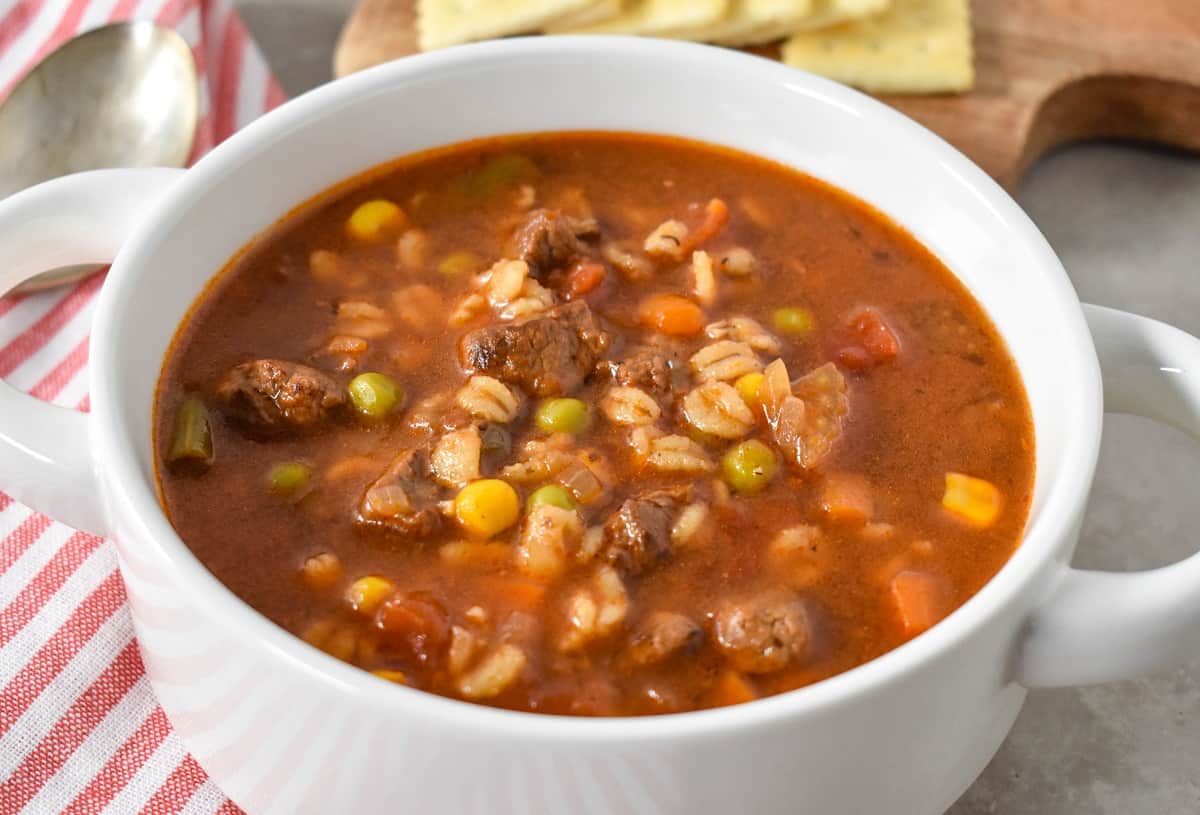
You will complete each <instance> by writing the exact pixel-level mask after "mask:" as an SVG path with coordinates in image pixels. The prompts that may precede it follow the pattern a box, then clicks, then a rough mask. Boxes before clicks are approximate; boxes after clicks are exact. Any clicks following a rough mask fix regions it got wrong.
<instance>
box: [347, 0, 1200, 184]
mask: <svg viewBox="0 0 1200 815" xmlns="http://www.w3.org/2000/svg"><path fill="white" fill-rule="evenodd" d="M414 6H415V3H414V0H360V4H359V6H358V8H357V10H356V11H355V12H354V14H353V16H352V17H351V18H350V20H349V22H348V23H347V24H346V28H345V29H344V30H343V31H342V36H341V39H340V41H339V42H338V47H337V51H336V53H335V55H334V73H335V74H336V75H337V76H344V75H345V74H348V73H352V72H353V71H357V70H360V69H362V68H366V67H369V66H371V65H376V64H378V63H380V62H386V61H388V60H392V59H396V58H398V57H402V56H406V55H408V54H412V53H415V52H416V51H417V38H416V31H415V28H414ZM973 13H974V28H975V71H976V82H975V88H974V90H972V91H971V92H970V93H967V94H962V95H946V96H888V97H883V98H884V100H885V101H886V102H888V103H889V104H891V105H894V106H895V107H896V108H898V109H900V110H901V111H903V112H904V113H907V114H908V115H909V116H912V117H913V118H914V119H916V120H917V121H919V122H921V123H922V124H924V125H926V126H927V127H929V128H931V129H932V130H934V131H936V132H937V133H939V134H940V135H941V136H943V137H944V138H945V139H946V140H948V141H949V142H951V143H952V144H954V145H955V146H956V147H958V148H959V149H960V150H962V151H963V152H964V153H966V154H967V155H969V156H970V157H971V158H973V159H974V160H975V161H976V162H978V163H979V164H980V165H981V166H982V167H983V168H984V169H985V170H987V171H988V172H989V173H991V174H992V175H993V176H994V177H995V178H996V179H998V180H999V181H1000V182H1001V183H1002V184H1004V185H1005V186H1006V187H1009V188H1010V189H1012V188H1015V187H1016V185H1017V183H1018V182H1019V180H1020V177H1021V175H1022V174H1023V173H1024V171H1025V170H1026V169H1027V168H1028V167H1029V165H1030V164H1032V163H1033V162H1034V161H1035V160H1036V159H1037V158H1038V157H1039V156H1040V155H1042V154H1043V153H1045V152H1046V151H1047V150H1049V149H1050V148H1052V147H1054V146H1056V145H1060V144H1063V143H1066V142H1071V141H1079V140H1082V139H1091V138H1119V139H1136V140H1140V141H1149V142H1156V143H1162V144H1167V145H1172V146H1175V147H1179V148H1183V149H1189V150H1200V0H1138V2H1128V0H973ZM767 51H768V55H770V51H771V49H767Z"/></svg>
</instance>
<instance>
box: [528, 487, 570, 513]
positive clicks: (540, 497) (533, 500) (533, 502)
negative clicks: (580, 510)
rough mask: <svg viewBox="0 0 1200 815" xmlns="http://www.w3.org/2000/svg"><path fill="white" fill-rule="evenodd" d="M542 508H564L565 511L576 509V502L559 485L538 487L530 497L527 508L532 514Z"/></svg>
mask: <svg viewBox="0 0 1200 815" xmlns="http://www.w3.org/2000/svg"><path fill="white" fill-rule="evenodd" d="M540 506H552V507H562V508H563V509H575V500H574V499H573V498H571V494H570V493H569V492H567V491H566V490H564V489H563V488H562V487H560V486H558V485H557V484H547V485H546V486H544V487H538V488H537V489H536V490H534V491H533V492H532V493H531V494H530V495H529V501H528V503H527V508H528V510H529V511H530V512H533V510H535V509H537V508H538V507H540Z"/></svg>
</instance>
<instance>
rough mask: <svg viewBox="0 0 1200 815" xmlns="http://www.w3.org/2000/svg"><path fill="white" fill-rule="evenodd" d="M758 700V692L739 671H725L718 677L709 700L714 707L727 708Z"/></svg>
mask: <svg viewBox="0 0 1200 815" xmlns="http://www.w3.org/2000/svg"><path fill="white" fill-rule="evenodd" d="M757 698H758V691H756V690H755V689H754V686H753V685H751V684H750V680H749V679H747V678H746V677H745V676H743V675H742V674H740V673H738V672H737V671H725V672H723V673H722V674H721V675H720V676H718V677H717V681H716V684H714V685H713V687H712V692H711V695H710V697H709V700H710V701H711V702H712V705H713V707H726V706H727V705H739V704H741V703H742V702H753V701H754V700H755V699H757Z"/></svg>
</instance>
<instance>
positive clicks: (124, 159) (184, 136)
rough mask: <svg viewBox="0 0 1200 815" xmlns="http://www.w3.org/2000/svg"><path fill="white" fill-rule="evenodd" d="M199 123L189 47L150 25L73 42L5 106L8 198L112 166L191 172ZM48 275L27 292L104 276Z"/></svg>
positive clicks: (0, 176)
mask: <svg viewBox="0 0 1200 815" xmlns="http://www.w3.org/2000/svg"><path fill="white" fill-rule="evenodd" d="M198 114H199V100H198V97H197V82H196V64H195V60H193V58H192V50H191V48H190V47H188V44H187V42H185V41H184V39H183V38H182V37H180V36H179V35H178V34H176V33H175V32H174V31H172V30H170V29H168V28H163V27H162V26H159V25H156V24H155V23H153V22H151V21H149V20H139V21H134V22H126V23H115V24H113V25H108V26H104V27H103V28H97V29H95V30H93V31H89V32H87V33H85V34H81V35H79V36H78V37H75V38H74V39H72V40H70V41H68V42H66V43H65V44H63V45H62V46H60V47H59V48H58V49H57V50H55V51H54V52H53V53H52V54H50V55H49V56H48V57H46V58H45V59H44V60H42V62H41V63H39V64H38V65H37V67H35V68H34V69H33V70H32V71H30V72H29V74H28V75H27V76H26V77H25V78H24V79H22V80H21V82H20V84H18V85H17V86H16V87H15V88H14V89H13V91H12V93H11V94H10V95H9V97H8V99H7V100H5V102H4V104H3V105H0V198H4V197H6V196H8V195H11V194H12V193H14V192H17V191H18V190H22V189H24V188H26V187H30V186H33V185H34V184H37V183H40V182H42V181H47V180H49V179H51V178H56V177H58V176H60V175H66V174H67V173H75V172H80V171H82V170H99V169H103V168H106V167H182V166H184V165H185V164H186V163H187V159H188V156H189V155H190V154H191V151H192V142H193V140H194V138H195V133H196V119H197V117H198ZM98 268H100V267H98V266H90V265H89V266H69V267H63V268H61V269H55V270H53V271H49V272H47V273H46V274H43V275H40V276H39V277H36V278H34V279H32V280H30V281H29V282H27V283H25V284H24V285H23V286H21V287H20V288H19V289H18V291H31V290H34V289H42V288H47V287H49V286H57V285H61V284H63V283H67V282H70V281H72V280H76V279H78V278H80V277H83V276H84V275H87V274H89V273H90V272H92V271H95V270H96V269H98Z"/></svg>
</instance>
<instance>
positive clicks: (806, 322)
mask: <svg viewBox="0 0 1200 815" xmlns="http://www.w3.org/2000/svg"><path fill="white" fill-rule="evenodd" d="M771 322H772V323H774V324H775V328H776V329H778V330H779V331H782V332H783V333H785V334H796V335H798V336H803V335H805V334H807V333H808V332H810V331H812V330H813V325H814V323H813V315H812V312H811V311H809V310H808V309H806V308H798V307H795V306H789V307H788V308H778V309H775V313H774V314H772V315H771Z"/></svg>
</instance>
